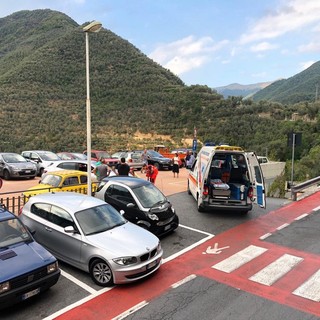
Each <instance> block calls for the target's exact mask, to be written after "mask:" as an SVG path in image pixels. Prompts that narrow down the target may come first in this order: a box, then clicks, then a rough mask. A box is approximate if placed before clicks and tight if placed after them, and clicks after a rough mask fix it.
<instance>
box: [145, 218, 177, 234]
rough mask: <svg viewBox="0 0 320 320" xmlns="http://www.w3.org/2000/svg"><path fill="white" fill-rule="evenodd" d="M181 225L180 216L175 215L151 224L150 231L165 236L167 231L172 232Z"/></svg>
mask: <svg viewBox="0 0 320 320" xmlns="http://www.w3.org/2000/svg"><path fill="white" fill-rule="evenodd" d="M178 226H179V217H178V216H177V215H175V216H174V217H173V218H171V219H169V220H168V221H159V222H158V223H157V224H156V225H151V226H150V229H149V231H150V232H152V233H153V234H155V235H156V236H158V237H161V236H164V235H165V234H167V233H170V232H172V231H173V230H175V229H177V228H178Z"/></svg>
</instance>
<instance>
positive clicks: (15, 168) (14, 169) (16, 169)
mask: <svg viewBox="0 0 320 320" xmlns="http://www.w3.org/2000/svg"><path fill="white" fill-rule="evenodd" d="M11 169H12V170H13V171H15V172H18V171H19V170H20V169H19V168H18V167H15V166H11Z"/></svg>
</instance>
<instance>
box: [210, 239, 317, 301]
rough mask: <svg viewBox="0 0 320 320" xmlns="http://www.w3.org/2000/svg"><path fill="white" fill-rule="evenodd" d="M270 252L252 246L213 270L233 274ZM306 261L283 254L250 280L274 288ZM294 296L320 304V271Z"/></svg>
mask: <svg viewBox="0 0 320 320" xmlns="http://www.w3.org/2000/svg"><path fill="white" fill-rule="evenodd" d="M266 251H268V249H266V248H262V247H259V246H255V245H250V246H248V247H246V248H244V249H243V250H241V251H239V252H237V253H235V254H233V255H232V256H230V257H228V258H226V259H224V260H222V261H220V262H218V263H216V264H215V265H213V266H212V267H211V268H213V269H216V270H219V271H223V272H225V273H231V272H233V271H235V270H237V269H238V268H240V267H241V266H243V265H245V264H246V263H250V262H251V261H252V263H254V262H253V260H254V259H255V258H257V257H259V256H260V255H262V254H263V253H265V252H266ZM303 260H304V259H303V258H301V257H297V256H294V255H290V254H283V255H282V256H281V257H279V258H278V259H276V260H275V261H273V262H271V263H270V264H269V265H267V266H266V267H264V268H263V269H261V270H260V271H258V272H257V273H255V274H254V275H252V276H251V277H250V278H249V280H251V281H254V282H257V283H260V284H263V285H266V286H272V285H273V284H274V283H275V282H276V281H277V280H279V279H281V278H282V277H283V276H284V275H286V274H288V273H289V272H290V271H291V270H292V269H294V268H295V267H296V266H297V265H298V264H299V263H301V262H302V261H303ZM292 294H294V295H296V296H300V297H302V298H305V299H309V300H312V301H316V302H320V269H319V270H318V271H317V272H315V273H314V274H313V275H311V276H310V277H309V279H308V280H307V281H305V282H304V283H302V284H301V285H300V286H299V287H298V288H297V289H295V290H294V291H293V292H292Z"/></svg>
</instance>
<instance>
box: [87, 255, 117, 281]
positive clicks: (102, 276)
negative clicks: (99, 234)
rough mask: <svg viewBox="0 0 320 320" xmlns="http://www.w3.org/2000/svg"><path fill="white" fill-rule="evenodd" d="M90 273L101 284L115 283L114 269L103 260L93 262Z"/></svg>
mask: <svg viewBox="0 0 320 320" xmlns="http://www.w3.org/2000/svg"><path fill="white" fill-rule="evenodd" d="M90 275H91V278H92V280H93V281H94V282H95V283H96V284H98V285H99V286H103V287H107V286H110V285H112V284H113V276H112V271H111V269H110V267H109V265H108V264H107V263H106V262H105V261H103V260H100V259H96V260H94V261H93V262H92V263H91V265H90Z"/></svg>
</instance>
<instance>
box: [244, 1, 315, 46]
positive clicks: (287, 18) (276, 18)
mask: <svg viewBox="0 0 320 320" xmlns="http://www.w3.org/2000/svg"><path fill="white" fill-rule="evenodd" d="M319 21H320V1H319V0H308V1H306V0H287V1H283V5H282V6H281V7H279V8H277V9H276V10H274V11H272V12H269V13H268V14H267V15H266V16H264V17H263V18H262V19H260V20H258V21H257V22H256V23H255V25H253V26H252V28H251V30H250V31H249V32H248V33H246V34H243V35H242V36H241V38H240V43H242V44H246V43H250V42H254V41H261V40H263V39H273V38H276V37H279V36H281V35H283V34H285V33H287V32H291V31H294V30H297V29H301V28H303V27H306V26H309V25H310V24H312V23H317V22H319Z"/></svg>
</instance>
